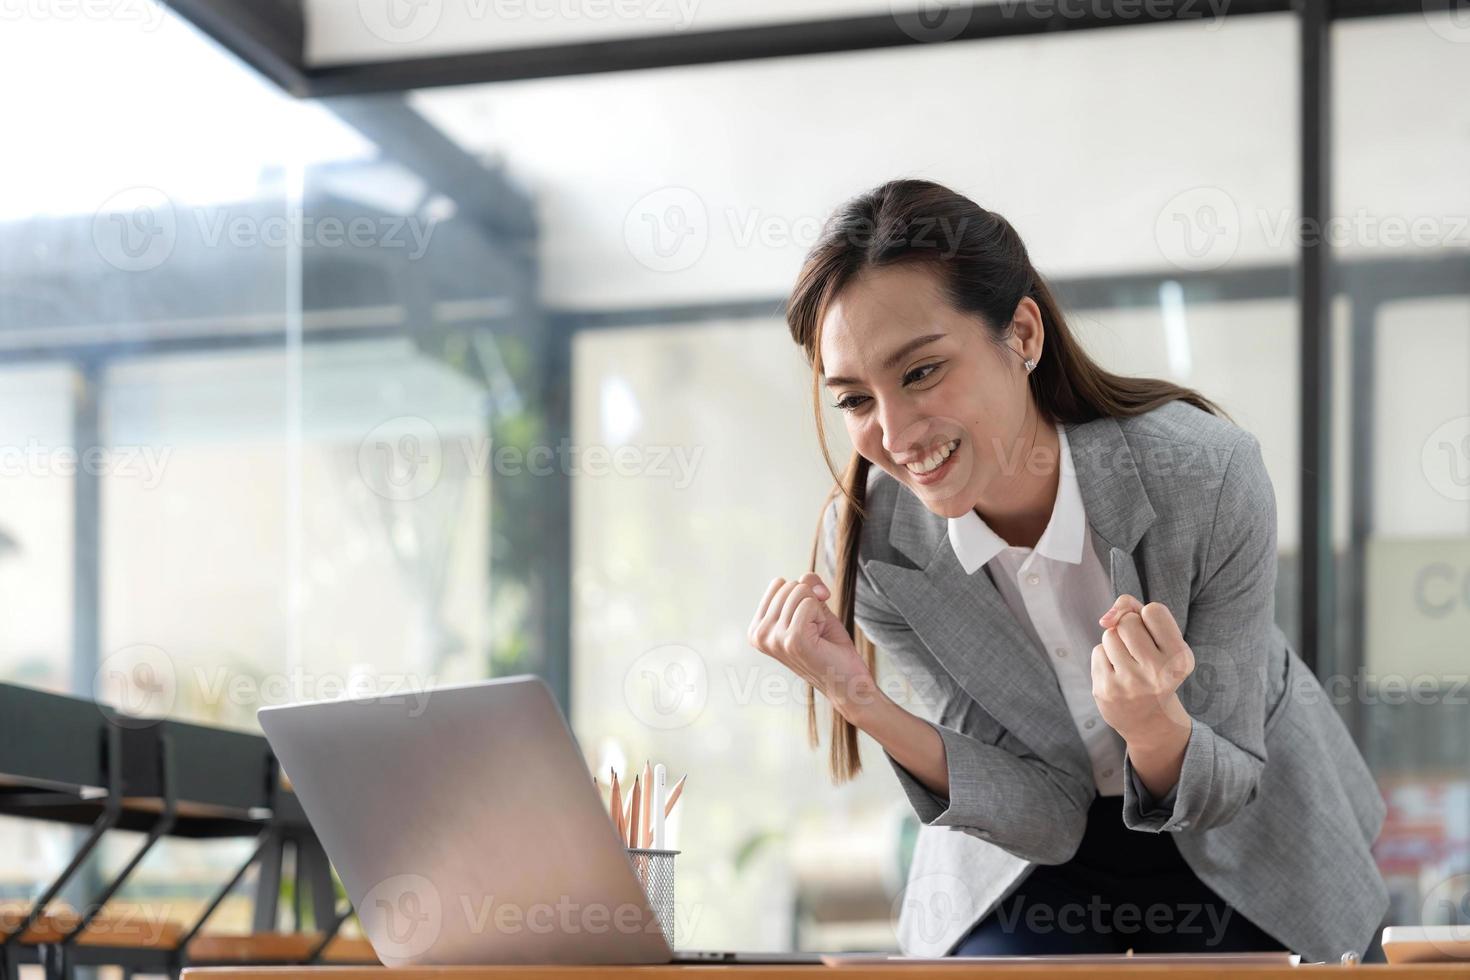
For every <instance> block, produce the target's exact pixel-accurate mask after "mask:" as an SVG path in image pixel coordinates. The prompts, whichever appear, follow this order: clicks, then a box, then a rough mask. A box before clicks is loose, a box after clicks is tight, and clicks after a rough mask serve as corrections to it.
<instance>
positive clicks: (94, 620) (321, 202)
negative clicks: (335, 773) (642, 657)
mask: <svg viewBox="0 0 1470 980" xmlns="http://www.w3.org/2000/svg"><path fill="white" fill-rule="evenodd" d="M104 6H105V5H104ZM68 11H69V12H68ZM94 14H95V16H93V15H94ZM0 83H3V84H4V85H5V88H6V90H7V91H10V92H12V93H19V92H26V93H28V95H26V97H24V98H21V97H16V98H10V99H7V100H5V103H4V105H3V106H0V126H3V128H4V130H5V131H6V132H7V133H10V134H13V135H14V137H15V138H13V139H11V140H10V141H9V142H8V143H7V150H6V163H5V168H4V179H3V181H0V376H3V384H0V466H3V469H0V596H3V602H4V612H3V615H0V682H5V683H16V684H22V685H26V686H30V687H35V688H41V689H46V690H50V691H54V692H59V693H71V694H75V695H78V696H81V697H84V698H94V699H97V700H100V701H104V702H107V703H110V704H113V705H115V706H118V707H120V708H122V709H123V710H125V711H129V712H131V713H135V714H140V715H146V716H168V717H172V718H176V719H181V720H186V721H193V722H203V723H207V724H212V725H220V726H225V727H230V728H240V729H245V730H256V729H257V726H256V721H255V712H256V710H257V709H258V708H260V707H262V706H265V705H269V704H280V703H284V702H288V701H294V700H300V699H313V698H329V697H335V696H338V695H340V694H342V693H344V692H348V691H357V692H362V693H367V692H369V691H372V690H401V689H403V688H405V687H409V688H414V689H417V688H422V687H426V686H429V685H432V684H440V683H448V682H453V681H462V680H468V679H476V678H482V677H486V676H490V675H493V674H497V673H506V672H515V671H527V670H539V671H541V672H543V673H548V674H552V675H554V674H555V673H556V670H555V669H548V668H547V667H546V666H545V665H546V663H547V662H548V661H549V660H554V661H555V662H556V663H558V664H560V663H564V662H565V653H564V650H563V651H559V652H557V653H556V654H555V655H554V656H553V655H552V654H550V653H549V652H548V646H547V639H546V624H547V623H548V622H550V621H551V617H549V616H547V615H546V614H545V613H543V611H542V610H543V609H544V608H546V607H548V606H552V605H554V604H550V603H547V602H546V600H545V595H546V593H547V591H548V589H549V588H550V585H549V583H548V581H547V580H546V578H545V576H544V574H543V573H542V571H541V570H540V569H539V568H537V567H535V565H534V556H533V554H532V547H533V545H532V542H533V541H534V538H535V536H536V535H537V534H538V533H539V532H541V531H542V530H543V528H544V526H545V525H546V523H547V522H546V521H545V519H544V518H543V517H541V516H539V515H540V511H538V510H537V506H538V504H539V502H540V501H541V500H543V499H544V498H545V496H546V495H545V494H544V493H542V492H540V490H541V488H539V487H528V486H527V485H526V480H525V478H524V477H522V476H518V475H516V474H515V473H510V474H509V475H508V476H507V477H505V478H504V479H502V478H501V477H500V476H499V475H498V473H497V469H496V464H495V460H494V458H493V457H492V455H491V452H490V449H491V446H492V445H494V446H496V447H500V446H502V445H511V446H520V445H522V444H524V443H526V442H529V441H533V440H539V439H542V438H544V436H543V434H542V431H541V430H542V428H543V427H544V425H545V412H544V410H543V407H542V406H543V405H544V403H545V397H544V395H543V394H542V393H541V391H540V386H541V385H542V383H543V377H542V374H543V369H542V367H541V363H542V362H541V357H542V353H541V351H540V350H539V347H538V345H539V344H541V343H542V342H543V341H542V339H541V338H542V335H543V334H544V331H541V330H539V329H538V326H539V323H540V314H539V310H538V309H537V307H536V306H535V304H534V290H535V285H536V281H537V276H536V270H535V258H536V257H535V254H534V249H533V248H532V247H530V246H531V244H532V243H531V242H530V239H529V237H528V236H530V235H533V234H534V222H532V221H530V220H529V219H528V217H527V216H529V215H530V207H529V204H528V202H527V201H526V199H525V198H524V195H522V194H521V193H520V192H519V191H517V190H515V189H514V188H512V187H510V186H509V185H508V184H507V183H505V182H504V181H503V180H499V179H497V177H496V175H495V174H494V173H493V172H492V171H491V170H490V169H485V168H480V172H481V173H482V174H483V180H481V181H480V182H479V184H478V186H477V192H478V193H477V195H476V196H463V197H460V198H457V199H456V198H451V197H450V196H448V195H446V194H445V193H444V192H443V191H442V189H441V188H440V187H439V186H438V185H437V184H436V182H435V181H436V175H435V174H433V173H430V174H427V175H425V174H421V173H418V172H415V171H414V170H413V169H412V168H410V167H408V166H406V165H405V164H403V163H402V162H401V161H400V160H399V159H397V157H395V156H394V155H393V154H392V153H390V152H388V151H387V150H385V149H384V147H383V146H382V145H380V144H379V142H378V140H379V139H381V140H383V141H384V142H387V143H390V144H391V142H392V139H391V138H392V137H393V135H394V132H395V130H394V129H393V128H392V127H393V126H394V125H396V124H398V123H399V122H400V117H398V116H395V115H394V108H395V104H394V103H393V102H392V101H391V100H389V101H388V102H386V103H383V102H378V103H373V104H372V105H371V106H363V107H358V111H357V113H356V114H355V115H354V117H353V122H352V123H351V124H349V122H347V121H346V120H345V119H344V118H343V117H342V115H341V114H339V113H337V112H334V111H332V110H331V109H330V108H329V107H327V106H324V105H320V104H316V103H310V102H299V101H296V100H293V99H291V98H290V97H288V96H286V95H285V94H283V93H281V92H279V91H277V90H276V89H275V88H274V87H273V86H272V85H271V84H270V83H268V82H266V81H265V80H264V79H261V78H259V77H258V76H257V75H256V74H255V73H254V72H252V71H251V70H249V69H247V68H245V67H244V66H242V65H241V64H240V63H238V62H237V61H236V60H235V59H234V58H232V57H231V56H229V55H228V54H226V53H225V52H224V51H222V50H221V49H220V48H219V47H218V46H216V45H215V44H214V43H212V42H210V41H208V40H206V39H205V38H203V37H202V36H201V35H199V34H198V33H197V32H196V31H195V30H194V29H193V28H191V27H189V26H187V25H186V24H185V23H184V22H183V21H181V20H180V19H179V18H178V17H177V16H175V15H174V14H172V13H171V12H169V11H167V10H166V9H164V8H162V7H155V6H151V5H147V4H127V5H115V6H113V7H105V9H104V8H88V9H87V10H85V11H84V10H82V9H81V8H75V9H73V8H66V9H63V8H62V7H56V8H54V9H49V8H48V10H47V11H42V10H40V9H39V8H37V9H33V10H31V11H30V12H29V13H27V15H26V16H24V17H20V18H18V19H17V18H14V17H10V16H7V17H6V18H5V29H4V31H3V32H0ZM399 104H400V105H401V102H400V103H399ZM59 120H64V121H65V123H64V125H63V124H61V123H59V122H58V121H59ZM365 133H372V134H373V136H368V135H365ZM407 140H408V137H406V136H404V137H403V138H402V139H400V140H399V141H398V145H400V146H401V144H403V143H404V142H406V141H407ZM456 163H457V164H459V165H463V163H464V160H463V157H462V156H459V157H457V158H455V159H454V160H451V161H449V162H448V165H449V166H453V165H455V164H456ZM476 166H477V167H478V166H479V165H478V164H476ZM559 513H560V512H558V517H559ZM492 515H493V520H492ZM562 642H563V645H564V641H562ZM7 737H8V733H7ZM37 749H38V751H41V750H44V746H38V747H37ZM77 840H78V839H77V838H76V837H75V835H74V833H73V832H72V831H71V830H68V829H65V828H61V827H58V826H56V825H53V824H47V823H43V822H40V821H28V820H21V819H13V818H0V850H3V851H4V852H5V853H6V854H8V855H10V856H11V859H8V860H6V861H4V862H0V903H8V902H10V901H12V900H27V899H30V898H32V897H34V896H35V895H36V893H37V892H38V891H39V890H40V889H41V888H43V887H44V886H45V885H46V884H47V883H48V882H49V880H50V878H51V877H53V876H54V875H55V874H56V873H57V872H58V871H59V870H60V869H61V867H62V866H63V865H64V864H65V863H66V858H67V857H68V856H69V854H70V853H71V852H72V850H73V849H74V848H75V846H76V843H77ZM140 840H141V838H140V837H139V836H138V835H131V834H121V833H118V834H112V835H109V838H108V839H107V840H106V841H105V845H104V847H103V848H102V849H101V851H100V852H99V853H98V854H97V856H96V858H95V859H94V860H90V861H89V864H88V866H87V867H86V868H85V869H84V871H83V873H82V875H81V876H80V881H79V884H78V885H77V886H76V887H74V888H71V889H69V890H68V892H67V893H66V894H65V895H64V896H63V897H64V899H65V900H66V901H68V902H70V903H71V904H72V905H73V906H74V907H75V906H80V905H82V904H84V903H86V902H88V901H89V900H90V896H91V895H93V894H96V892H97V891H98V889H99V887H100V884H101V883H102V882H103V881H104V880H106V878H107V877H108V876H109V875H110V874H111V873H113V872H115V871H116V870H118V869H119V868H120V867H121V866H122V864H123V863H124V862H125V861H126V860H127V858H128V857H129V856H130V855H131V853H132V851H133V850H134V849H135V848H136V847H137V846H138V844H139V842H140ZM248 852H249V842H248V841H244V842H221V843H213V844H210V843H197V842H193V843H191V842H186V841H179V840H173V839H166V840H164V841H163V842H161V843H160V845H159V846H158V847H157V848H155V849H154V850H153V851H152V852H150V854H149V856H148V858H147V859H146V860H145V862H144V863H143V865H142V866H141V867H140V868H139V869H138V871H137V872H136V873H135V874H134V875H133V876H132V878H131V879H130V880H129V882H128V884H127V885H126V887H125V888H124V890H123V891H122V892H121V893H120V895H119V896H118V897H117V898H116V899H115V901H114V903H113V905H114V909H113V910H116V908H117V907H120V906H124V905H130V904H136V903H138V902H141V901H145V900H146V901H148V902H150V903H152V907H154V908H164V909H167V911H168V915H169V917H170V918H173V919H176V920H178V921H181V922H187V921H189V919H190V917H191V916H192V914H193V913H194V912H195V911H196V910H197V909H198V908H199V907H200V905H201V903H202V902H203V901H205V900H206V899H207V898H208V896H209V895H210V894H212V892H213V891H214V889H215V888H217V887H218V886H219V885H220V884H221V883H222V882H223V881H224V880H226V879H227V878H228V876H229V874H230V873H231V872H232V871H233V870H234V868H235V867H236V866H237V864H238V863H239V862H240V861H241V860H243V858H244V856H245V855H246V854H247V853H248ZM251 884H252V883H251V882H249V881H247V882H246V884H245V886H243V887H242V889H241V900H240V901H234V900H232V901H231V902H230V903H229V904H228V905H227V906H226V907H225V908H224V909H223V910H222V912H221V913H220V916H219V917H218V918H217V919H216V920H214V921H213V922H212V923H211V926H212V928H215V929H223V930H225V931H230V930H238V929H242V928H248V923H247V922H246V921H245V919H244V918H242V916H244V915H245V910H246V905H245V903H244V901H243V898H244V892H245V889H248V888H249V887H251Z"/></svg>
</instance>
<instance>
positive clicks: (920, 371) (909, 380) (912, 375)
mask: <svg viewBox="0 0 1470 980" xmlns="http://www.w3.org/2000/svg"><path fill="white" fill-rule="evenodd" d="M937 370H939V365H938V364H924V365H922V366H920V367H916V368H914V369H913V370H912V371H910V372H909V373H908V374H906V375H904V379H903V383H904V384H906V385H910V384H913V383H915V382H917V381H923V380H924V379H925V378H927V377H929V375H931V374H933V373H934V372H935V371H937Z"/></svg>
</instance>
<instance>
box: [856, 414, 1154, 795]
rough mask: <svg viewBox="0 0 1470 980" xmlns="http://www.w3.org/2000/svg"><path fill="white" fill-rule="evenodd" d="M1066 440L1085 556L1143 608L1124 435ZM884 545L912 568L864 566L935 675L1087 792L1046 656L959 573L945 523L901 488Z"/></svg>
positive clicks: (1104, 426) (1075, 738)
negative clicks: (1099, 561)
mask: <svg viewBox="0 0 1470 980" xmlns="http://www.w3.org/2000/svg"><path fill="white" fill-rule="evenodd" d="M1067 439H1068V442H1069V444H1070V447H1071V451H1072V457H1073V462H1074V465H1075V466H1076V467H1077V482H1078V486H1079V489H1080V490H1081V493H1082V501H1083V508H1084V509H1085V510H1086V512H1087V521H1088V524H1089V526H1090V528H1091V533H1092V540H1093V547H1094V548H1095V550H1096V552H1097V554H1098V555H1099V556H1101V557H1102V558H1103V561H1104V566H1105V567H1107V568H1108V570H1109V574H1110V577H1111V581H1112V588H1113V594H1114V597H1117V596H1119V595H1122V594H1124V593H1128V594H1131V595H1134V596H1137V597H1138V598H1139V599H1141V600H1143V601H1145V602H1146V601H1148V600H1147V599H1146V598H1145V597H1144V595H1143V589H1142V584H1141V583H1140V581H1139V574H1138V569H1137V567H1136V566H1135V564H1134V560H1133V555H1132V551H1133V548H1134V546H1135V545H1137V543H1138V540H1139V538H1140V537H1142V535H1143V532H1144V531H1145V530H1146V529H1147V528H1148V526H1149V524H1151V523H1152V522H1153V519H1154V512H1153V509H1152V508H1151V507H1150V506H1149V503H1148V497H1147V495H1146V494H1145V493H1144V492H1143V484H1142V481H1141V480H1140V479H1139V476H1138V470H1137V468H1136V466H1135V465H1134V460H1133V455H1132V453H1131V451H1130V450H1129V448H1128V445H1127V442H1126V441H1125V440H1124V438H1123V433H1122V430H1121V429H1120V428H1119V427H1118V424H1117V422H1116V421H1114V420H1112V419H1106V418H1105V419H1098V420H1096V421H1093V422H1088V423H1085V424H1081V425H1070V424H1069V425H1068V426H1067ZM889 542H890V543H891V544H892V545H893V547H894V548H895V549H896V550H897V551H899V552H900V553H901V554H903V555H904V556H905V557H906V558H908V559H909V560H910V561H911V562H912V563H913V564H914V565H915V566H916V567H907V566H905V565H901V564H896V563H892V562H885V561H880V560H876V559H875V560H870V561H867V562H864V567H865V568H866V570H867V572H868V574H869V575H870V576H871V577H872V579H873V582H874V583H875V584H876V585H877V586H878V588H879V589H880V590H881V591H882V592H883V594H884V595H885V596H886V597H887V598H888V599H889V601H890V602H892V603H893V604H894V605H895V606H896V607H897V608H898V609H899V611H900V612H901V613H903V615H904V618H905V619H906V620H907V621H908V622H909V623H910V624H911V626H912V628H913V630H914V632H915V633H916V634H918V636H919V637H920V638H921V639H922V640H923V641H924V644H925V646H926V647H927V648H928V649H929V651H930V652H931V653H933V655H934V657H935V659H936V660H938V661H939V664H940V666H941V667H943V668H944V669H945V671H947V672H948V673H949V674H950V675H951V676H952V677H953V678H954V679H955V682H956V683H958V684H959V686H960V687H961V688H962V689H963V690H965V691H966V692H967V693H968V694H969V695H970V696H971V697H972V698H974V699H975V701H976V702H977V703H978V704H979V705H980V706H981V707H982V708H984V709H985V710H986V711H987V712H988V713H989V714H990V715H991V717H993V718H994V719H995V720H996V721H997V722H999V723H1000V724H1001V725H1003V726H1004V727H1005V728H1006V730H1008V731H1009V732H1011V733H1012V734H1014V735H1015V736H1016V737H1017V738H1019V739H1020V740H1021V741H1022V742H1023V743H1024V744H1025V745H1026V746H1027V747H1029V748H1030V749H1031V750H1032V751H1033V752H1035V753H1037V754H1038V755H1040V756H1041V757H1043V758H1045V759H1046V760H1048V761H1049V762H1051V763H1052V764H1054V765H1062V766H1064V767H1065V768H1067V769H1070V770H1071V771H1073V772H1074V773H1076V774H1077V775H1078V776H1079V777H1081V778H1084V779H1085V780H1086V781H1087V783H1088V784H1089V785H1090V784H1091V781H1092V763H1091V760H1090V758H1089V757H1088V755H1087V750H1086V748H1085V747H1084V746H1083V744H1082V739H1081V737H1080V736H1079V735H1078V733H1077V728H1076V725H1075V724H1074V722H1073V720H1072V715H1071V711H1070V710H1069V709H1068V707H1067V703H1066V699H1065V698H1064V697H1063V696H1062V692H1061V688H1060V687H1059V686H1058V685H1057V679H1056V674H1055V672H1054V671H1053V670H1052V668H1051V665H1050V663H1049V662H1048V661H1047V659H1046V655H1045V652H1044V651H1042V650H1040V649H1039V648H1038V647H1037V645H1036V642H1035V640H1033V639H1032V638H1031V635H1030V633H1028V632H1027V631H1026V629H1025V628H1024V627H1023V626H1022V625H1021V623H1020V622H1018V621H1017V619H1016V617H1015V616H1014V615H1013V614H1012V613H1011V610H1010V607H1008V606H1007V605H1006V603H1005V600H1004V599H1003V598H1002V597H1001V595H1000V593H999V592H998V591H997V590H996V588H995V585H994V583H992V582H991V580H990V577H989V576H988V575H986V574H984V572H983V570H976V572H975V574H973V575H967V574H965V570H964V567H963V566H961V565H960V563H959V558H958V557H956V555H955V553H954V549H953V548H952V547H950V544H949V535H948V522H947V521H946V520H945V519H944V518H942V517H939V516H937V515H935V514H934V513H932V512H931V511H929V510H928V509H927V508H925V507H924V506H923V504H922V503H920V502H919V499H918V498H917V497H916V496H914V494H913V493H912V492H910V491H909V490H907V489H906V488H903V487H900V488H899V493H898V494H897V499H896V500H895V503H894V511H893V515H892V522H891V525H890V530H889ZM1099 638H1101V631H1099ZM1089 652H1090V648H1089Z"/></svg>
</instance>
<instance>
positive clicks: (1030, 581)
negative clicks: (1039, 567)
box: [1026, 572, 1041, 585]
mask: <svg viewBox="0 0 1470 980" xmlns="http://www.w3.org/2000/svg"><path fill="white" fill-rule="evenodd" d="M1026 584H1027V585H1039V584H1041V576H1040V575H1037V574H1036V573H1035V572H1032V573H1031V574H1030V575H1027V576H1026Z"/></svg>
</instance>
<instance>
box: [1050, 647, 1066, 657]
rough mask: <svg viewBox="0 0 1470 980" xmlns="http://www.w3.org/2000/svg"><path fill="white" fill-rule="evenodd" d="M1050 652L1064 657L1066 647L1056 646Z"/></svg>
mask: <svg viewBox="0 0 1470 980" xmlns="http://www.w3.org/2000/svg"><path fill="white" fill-rule="evenodd" d="M1052 653H1054V654H1056V655H1057V656H1058V657H1065V656H1066V655H1067V648H1066V647H1057V648H1056V649H1055V650H1053V651H1052Z"/></svg>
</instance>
